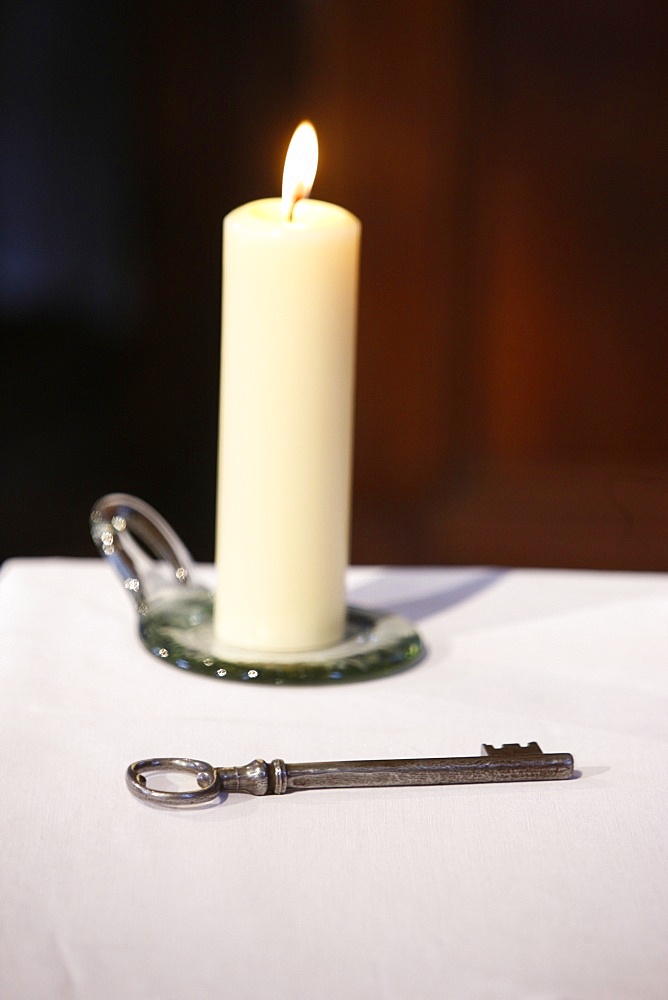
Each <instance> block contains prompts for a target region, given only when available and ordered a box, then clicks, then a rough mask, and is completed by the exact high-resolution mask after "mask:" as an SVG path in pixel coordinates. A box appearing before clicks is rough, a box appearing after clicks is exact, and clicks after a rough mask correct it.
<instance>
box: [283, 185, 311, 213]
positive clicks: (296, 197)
mask: <svg viewBox="0 0 668 1000" xmlns="http://www.w3.org/2000/svg"><path fill="white" fill-rule="evenodd" d="M305 197H306V188H305V187H304V184H303V183H302V181H299V183H298V184H297V186H296V187H295V190H294V191H293V193H292V200H291V202H290V210H289V211H288V215H287V219H288V222H292V217H293V215H294V211H295V205H296V204H297V202H298V201H301V200H302V198H305Z"/></svg>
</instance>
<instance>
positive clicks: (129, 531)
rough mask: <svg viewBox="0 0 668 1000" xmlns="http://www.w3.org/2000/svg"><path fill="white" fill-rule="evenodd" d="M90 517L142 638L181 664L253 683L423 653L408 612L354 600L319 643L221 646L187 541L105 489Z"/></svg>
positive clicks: (144, 507) (347, 674)
mask: <svg viewBox="0 0 668 1000" xmlns="http://www.w3.org/2000/svg"><path fill="white" fill-rule="evenodd" d="M90 523H91V535H92V537H93V540H94V542H95V543H96V545H97V547H98V549H99V551H100V554H101V555H102V556H104V558H106V559H108V560H109V561H110V562H111V563H112V565H113V566H114V568H115V569H116V570H117V572H118V573H119V575H120V576H121V578H122V580H123V585H124V587H125V589H126V590H127V591H128V592H129V593H130V595H131V596H132V598H133V600H134V602H135V607H136V610H137V613H138V616H139V634H140V637H141V640H142V642H143V644H144V645H145V646H146V648H147V649H148V650H149V652H151V653H152V654H153V655H154V656H157V657H158V658H159V659H161V660H164V661H165V662H167V663H171V664H173V665H174V666H177V667H180V668H181V669H183V670H192V671H194V672H196V673H200V674H206V675H208V676H209V677H214V678H217V679H219V680H235V681H245V682H248V683H253V684H336V683H346V682H351V681H361V680H367V679H371V678H374V677H385V676H387V675H389V674H394V673H397V672H398V671H400V670H405V669H407V668H408V667H410V666H412V665H413V664H415V663H417V662H418V660H420V659H421V658H422V656H423V655H424V646H423V644H422V640H421V639H420V636H419V635H418V633H417V632H416V630H415V628H414V626H413V625H412V623H411V622H410V621H408V619H406V618H403V617H402V616H401V615H396V614H392V613H389V612H383V611H371V610H366V609H362V608H357V607H349V608H347V609H346V629H345V635H344V636H343V638H342V639H341V641H340V642H338V643H336V644H335V645H333V646H330V647H327V648H325V649H315V650H309V651H307V652H301V653H286V652H280V653H279V652H272V653H266V652H262V653H259V652H256V651H253V650H246V649H240V648H237V647H233V646H229V645H226V644H224V643H222V642H221V641H220V640H219V639H218V638H217V637H216V636H215V634H214V631H213V595H212V594H211V592H210V591H209V590H207V589H206V588H204V587H201V586H198V585H197V584H196V583H194V582H193V574H192V568H191V560H190V556H189V554H188V552H187V550H186V548H185V546H184V545H183V543H182V542H181V540H180V539H179V537H178V536H177V535H176V534H175V532H174V531H173V530H172V528H171V527H170V526H169V525H168V524H167V522H166V521H165V520H164V519H163V518H162V517H160V515H159V514H158V513H157V512H156V511H154V510H153V508H151V507H149V505H148V504H145V503H144V502H143V501H141V500H138V499H137V498H136V497H130V496H126V495H124V494H120V493H116V494H109V495H108V496H105V497H102V498H101V499H100V500H98V501H97V503H96V504H95V506H94V507H93V510H92V512H91V518H90ZM135 536H136V537H135ZM137 539H139V540H140V541H141V542H142V543H143V547H142V546H141V545H140V544H139V542H138V540H137ZM146 550H148V552H149V553H150V554H151V555H148V554H147V552H146ZM156 557H157V558H156ZM159 560H160V561H159Z"/></svg>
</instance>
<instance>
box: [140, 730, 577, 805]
mask: <svg viewBox="0 0 668 1000" xmlns="http://www.w3.org/2000/svg"><path fill="white" fill-rule="evenodd" d="M481 749H482V754H481V756H479V757H417V758H413V759H398V760H336V761H313V762H310V763H302V764H286V763H285V761H283V760H280V759H276V760H273V761H271V763H267V762H266V761H264V760H261V759H258V760H253V761H251V762H250V764H246V765H244V766H242V767H212V765H211V764H208V763H207V762H206V761H202V760H193V759H192V758H190V757H154V758H152V759H149V760H139V761H136V762H135V763H134V764H131V765H130V767H129V768H128V769H127V772H126V782H127V785H128V788H129V789H130V791H131V792H132V793H133V794H134V795H136V796H137V797H138V798H141V799H144V800H147V801H149V802H153V803H157V804H159V805H163V806H188V805H201V804H203V803H205V802H211V801H212V800H213V799H215V798H217V797H218V796H219V795H221V794H223V793H227V792H245V793H246V794H249V795H282V794H284V793H285V792H291V791H301V790H306V789H314V788H379V787H383V788H386V787H390V786H396V785H464V784H472V783H477V782H497V781H555V780H563V779H564V778H572V777H573V757H572V756H571V754H569V753H554V754H548V753H543V752H542V751H541V749H540V747H539V746H538V744H537V743H528V744H527V745H526V746H521V745H520V744H519V743H504V745H503V746H502V747H498V748H497V747H493V746H491V745H490V744H489V743H483V745H482V748H481ZM184 771H185V772H189V773H191V774H192V775H194V777H195V780H196V782H197V787H196V788H194V789H192V790H191V791H164V790H162V789H158V788H151V787H150V786H149V785H148V783H147V781H146V774H155V773H157V772H172V773H174V772H184Z"/></svg>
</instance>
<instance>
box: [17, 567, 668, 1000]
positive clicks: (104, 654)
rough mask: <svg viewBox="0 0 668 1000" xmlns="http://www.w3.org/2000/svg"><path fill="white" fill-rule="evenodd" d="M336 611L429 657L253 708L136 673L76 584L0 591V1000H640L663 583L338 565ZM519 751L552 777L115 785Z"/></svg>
mask: <svg viewBox="0 0 668 1000" xmlns="http://www.w3.org/2000/svg"><path fill="white" fill-rule="evenodd" d="M200 572H201V573H202V575H203V576H204V577H208V578H209V579H210V578H211V574H212V570H211V568H210V567H204V568H202V569H201V571H200ZM349 589H350V595H351V598H352V599H353V600H354V602H355V603H357V604H366V605H369V606H382V607H386V608H392V609H394V610H398V611H401V612H402V613H404V614H407V615H408V616H409V617H412V618H413V619H414V620H415V621H416V623H417V624H418V627H419V629H420V631H421V633H422V635H423V638H424V640H425V642H426V644H427V646H428V649H429V654H428V656H427V658H426V659H425V660H424V661H423V662H422V663H421V664H419V665H418V666H416V667H414V668H413V669H411V670H408V671H406V672H405V673H402V674H399V675H396V676H394V677H390V678H385V679H381V680H374V681H369V682H366V683H361V684H356V685H341V686H336V687H327V688H317V687H316V688H286V687H252V686H251V685H245V684H240V683H233V682H226V681H218V680H215V679H212V678H207V677H203V676H199V675H194V674H190V673H187V672H184V671H180V670H178V669H177V668H175V667H172V666H169V665H166V664H164V663H162V662H161V661H160V660H158V659H156V658H153V657H151V656H150V655H149V653H147V652H146V651H145V650H144V648H143V647H142V646H141V645H140V643H139V639H138V637H137V634H136V617H135V613H134V609H133V607H132V605H131V602H130V601H129V600H128V596H127V594H125V593H124V592H123V589H122V587H121V586H120V584H119V581H118V580H117V579H116V577H115V576H114V575H113V574H112V572H111V571H110V569H109V567H108V566H106V565H105V564H104V563H103V562H102V561H98V560H96V559H91V560H66V559H52V560H46V559H44V560H40V559H37V560H14V561H11V562H8V563H6V564H5V566H4V567H3V569H2V573H1V575H0V637H1V642H0V703H1V705H0V711H1V713H2V715H1V728H0V733H1V736H0V741H1V746H2V759H3V764H4V767H3V772H2V788H1V791H0V831H1V843H2V850H1V851H0V898H1V899H2V907H1V913H2V918H1V919H2V933H1V935H0V995H1V996H3V997H5V998H8V1000H22V998H30V1000H40V998H49V1000H60V998H70V997H71V998H86V1000H107V998H109V1000H112V998H113V1000H118V998H121V997H123V998H126V1000H135V998H136V1000H139V998H150V1000H184V998H194V997H196V998H204V1000H207V998H214V997H215V998H219V997H229V998H234V1000H251V998H252V1000H255V998H279V1000H283V998H285V1000H287V998H290V1000H302V998H304V1000H305V998H309V1000H310V998H316V997H317V998H325V1000H327V998H339V997H346V998H365V1000H366V998H373V1000H376V998H391V1000H403V998H411V1000H412V998H415V997H419V998H421V1000H422V998H426V1000H432V998H433V1000H437V998H438V1000H449V998H452V1000H468V998H471V1000H511V998H512V1000H517V998H526V1000H599V998H600V1000H616V998H619V1000H627V998H628V1000H654V998H656V1000H658V998H663V997H665V996H666V991H667V989H668V985H667V984H668V956H667V949H666V930H667V926H666V915H667V912H668V904H667V899H668V894H667V891H666V890H667V889H668V879H667V877H666V841H665V830H666V820H667V818H668V817H667V815H666V812H667V810H666V794H665V793H666V742H667V736H668V733H667V728H668V727H667V721H666V720H667V718H668V712H667V706H666V700H667V699H666V694H667V684H666V662H667V659H668V656H667V654H668V575H664V574H640V573H599V572H570V571H549V570H498V569H486V568H463V569H432V568H429V569H428V568H422V569H403V568H394V569H382V568H356V569H353V570H351V571H350V579H349ZM530 740H537V741H538V742H539V743H540V744H541V746H542V747H543V749H544V750H548V751H554V752H560V751H569V752H571V753H572V754H573V755H574V757H575V762H576V768H577V769H578V773H579V776H578V777H576V778H575V779H573V780H571V781H561V782H544V783H541V782H535V783H526V784H525V783H523V784H509V785H506V784H503V785H470V786H451V787H426V788H386V789H352V790H338V791H334V790H332V791H329V790H319V791H314V792H302V793H298V794H294V795H287V796H282V797H270V798H266V799H258V798H253V797H250V796H242V795H230V796H229V797H228V798H227V800H226V801H224V802H222V803H221V804H217V805H215V806H212V807H206V808H202V809H197V810H192V811H187V810H186V811H179V810H165V809H160V808H156V807H151V806H149V805H147V804H145V803H143V802H141V801H138V800H137V799H135V798H134V797H132V796H131V795H130V794H129V793H128V791H127V789H126V787H125V784H124V772H125V768H126V766H127V765H128V764H129V763H130V762H131V761H133V760H137V759H140V758H145V757H151V756H154V755H174V756H179V755H182V756H191V757H199V758H202V759H204V760H209V761H211V762H212V763H214V764H243V763H246V762H247V761H249V760H251V759H253V758H254V757H258V756H260V757H265V758H266V759H272V758H273V757H282V758H283V759H285V760H287V761H299V760H323V759H346V758H375V757H414V756H442V755H456V756H459V755H475V754H477V753H478V752H479V747H480V744H481V743H483V742H486V743H493V744H495V745H499V744H501V743H503V742H520V743H526V742H528V741H530Z"/></svg>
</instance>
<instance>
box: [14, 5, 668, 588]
mask: <svg viewBox="0 0 668 1000" xmlns="http://www.w3.org/2000/svg"><path fill="white" fill-rule="evenodd" d="M664 11H665V8H664V6H663V5H660V4H658V3H634V4H630V3H628V2H622V0H606V2H603V0H590V2H583V3H580V4H572V3H567V2H551V3H540V4H537V3H531V2H529V0H505V2H500V0H499V2H492V0H488V2H482V0H481V2H469V3H466V2H464V0H452V2H449V0H413V2H411V3H408V2H405V0H400V2H393V3H385V4H382V5H379V4H374V3H367V2H365V0H336V2H328V0H302V2H299V0H289V2H283V3H281V4H276V3H273V2H268V0H267V2H260V0H245V2H244V0H236V2H231V0H230V2H215V3H214V2H204V0H200V2H198V3H197V4H185V3H181V2H176V0H173V2H172V0H162V2H158V0H154V2H150V0H145V2H141V3H138V4H133V5H124V4H118V5H91V4H86V3H83V0H65V2H63V0H60V2H56V0H38V2H36V3H34V4H23V3H21V2H20V0H5V3H4V4H3V6H2V15H1V16H2V39H1V41H0V44H1V45H2V62H1V64H0V72H1V74H2V77H1V79H2V104H1V107H0V129H1V130H2V143H1V145H0V177H1V178H2V191H1V192H0V197H1V198H2V201H1V204H2V228H1V230H0V250H1V259H0V266H1V271H0V321H1V322H2V337H3V362H2V369H1V371H2V375H1V385H0V389H1V394H0V417H1V424H0V435H1V437H0V446H1V449H2V450H1V452H0V461H1V463H2V479H1V481H0V482H1V485H0V490H1V493H0V499H1V506H0V556H7V555H15V554H18V555H22V554H25V555H31V554H34V555H40V554H56V553H60V554H65V555H79V554H92V552H93V549H92V544H91V543H90V541H89V539H88V534H87V526H86V520H87V514H88V510H89V508H90V506H91V504H92V502H93V501H94V499H95V498H96V497H97V496H98V495H99V494H101V493H103V492H109V491H112V490H123V491H128V492H133V493H136V494H138V495H140V496H142V497H143V498H144V499H146V500H148V501H149V502H150V503H152V504H153V505H154V506H156V507H157V508H158V509H159V510H160V511H161V512H162V513H163V514H164V515H165V516H166V517H167V518H168V520H170V521H171V522H172V523H173V525H174V527H175V528H176V529H177V530H178V531H179V532H180V533H181V534H182V536H183V537H184V540H185V541H186V542H187V544H189V546H190V547H191V549H192V550H193V552H194V554H195V556H196V557H198V558H201V559H210V558H211V557H212V553H213V532H214V508H215V459H216V454H215V453H216V434H217V406H218V400H217V393H218V352H219V337H220V332H219V317H220V252H221V248H220V225H221V220H222V217H223V216H224V214H225V213H226V212H227V211H229V210H230V209H231V208H233V207H234V206H235V205H238V204H241V203H242V202H244V201H248V200H251V199H253V198H257V197H264V196H270V195H273V194H278V193H279V189H280V179H281V172H282V159H283V156H284V152H285V148H286V146H287V142H288V140H289V137H290V134H291V132H292V129H293V128H294V126H295V125H296V123H297V122H298V121H299V120H300V119H301V118H303V117H310V118H311V119H312V120H313V121H314V122H315V124H316V127H317V128H318V132H319V137H320V142H321V163H320V168H319V173H318V177H317V179H316V186H315V189H314V196H316V197H319V198H323V199H327V200H332V201H336V202H338V203H340V204H343V205H345V206H346V207H348V208H349V209H351V210H352V211H353V212H355V213H356V214H358V215H359V216H360V218H361V219H362V221H363V224H364V235H363V257H362V288H361V298H360V330H359V353H358V406H357V433H356V456H355V461H356V465H355V495H354V508H353V509H354V517H353V538H352V542H353V546H352V549H353V560H354V561H368V562H386V563H391V562H412V563H419V562H443V563H452V562H485V563H506V564H532V563H533V564H539V565H555V566H558V565H571V566H600V567H619V568H656V569H666V568H668V532H667V531H666V527H667V520H668V516H667V515H666V513H665V512H666V510H667V509H668V462H667V459H668V434H667V430H668V427H667V423H668V421H667V420H666V417H667V411H668V404H667V402H666V392H665V390H664V384H665V380H666V372H667V371H668V346H667V344H666V337H665V316H666V298H667V292H666V285H667V282H666V274H667V273H668V271H667V269H666V264H667V261H666V236H665V234H666V229H667V223H668V219H667V217H666V216H667V214H668V209H667V207H666V205H667V202H666V151H667V149H668V141H667V139H668V137H667V136H666V117H665V107H666V97H667V96H668V95H667V93H666V91H667V89H668V88H667V86H666V84H667V77H668V69H667V67H666V60H665V51H666V34H667V32H666V27H667V17H666V14H665V12H664Z"/></svg>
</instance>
